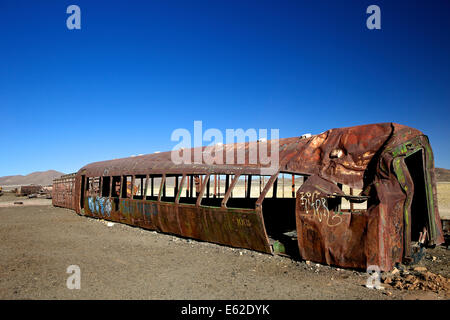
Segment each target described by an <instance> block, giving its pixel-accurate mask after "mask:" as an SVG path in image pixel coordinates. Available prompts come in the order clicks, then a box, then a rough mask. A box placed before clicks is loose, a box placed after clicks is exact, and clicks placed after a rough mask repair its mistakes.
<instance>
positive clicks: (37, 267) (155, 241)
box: [0, 183, 450, 300]
mask: <svg viewBox="0 0 450 320" xmlns="http://www.w3.org/2000/svg"><path fill="white" fill-rule="evenodd" d="M438 193H439V206H440V210H441V212H443V213H444V212H450V210H449V209H450V184H448V183H447V184H446V183H440V184H439V185H438ZM15 201H21V202H23V204H21V205H17V204H16V205H15V204H14V202H15ZM71 265H77V266H79V268H80V271H81V281H80V289H72V290H71V289H68V288H67V285H66V283H67V279H68V277H69V276H70V275H71V274H69V273H67V268H68V267H69V266H71ZM418 267H419V268H418ZM402 268H404V269H402ZM415 269H416V270H415ZM419 270H420V271H419ZM400 275H401V277H402V278H401V280H398V281H397V282H395V281H393V280H392V279H394V278H395V277H399V276H400ZM424 277H425V278H424ZM449 278H450V252H449V250H448V249H446V247H444V246H438V247H436V248H434V249H426V252H425V256H424V258H423V259H422V261H421V262H420V263H419V264H418V265H414V266H400V267H399V271H398V272H397V274H396V275H393V274H391V273H383V275H382V284H381V286H382V288H383V289H379V290H378V289H369V288H367V287H366V286H365V284H366V283H367V279H368V274H367V273H365V272H360V271H355V270H350V269H340V268H336V267H330V266H325V265H319V264H316V263H313V262H309V261H299V260H295V259H291V258H288V257H283V256H277V255H275V256H272V255H267V254H261V253H258V252H254V251H250V250H245V249H235V248H230V247H226V246H220V245H216V244H211V243H205V242H200V241H195V240H189V239H183V238H178V237H174V236H171V235H166V234H161V233H157V232H152V231H148V230H143V229H140V228H134V227H130V226H127V225H122V224H113V225H111V224H109V225H108V224H107V223H106V222H105V221H103V220H98V219H93V218H87V217H82V216H78V215H77V214H76V213H75V212H73V211H71V210H67V209H62V208H56V207H52V206H51V200H47V199H27V198H24V197H21V198H17V197H15V196H13V195H11V194H8V193H5V194H4V195H3V196H2V197H0V299H169V300H170V299H201V300H203V299H289V300H291V299H334V300H335V299H357V300H359V299H374V300H385V299H389V300H391V299H394V300H405V299H406V300H410V299H413V300H415V299H436V300H448V299H449V297H450V296H449V291H448V284H449V282H448V279H449ZM421 279H422V280H423V279H425V280H423V283H424V285H423V286H422V287H419V288H416V289H419V290H413V289H411V288H413V287H414V283H415V282H420V281H422V280H421ZM436 279H437V280H436ZM435 280H436V281H435ZM428 282H430V284H428ZM445 286H447V290H444V287H445ZM408 287H409V289H408Z"/></svg>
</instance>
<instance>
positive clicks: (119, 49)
mask: <svg viewBox="0 0 450 320" xmlns="http://www.w3.org/2000/svg"><path fill="white" fill-rule="evenodd" d="M71 4H76V5H78V6H79V7H80V8H81V30H68V29H67V27H66V19H67V17H68V16H69V15H68V14H67V13H66V8H67V7H68V6H69V5H71ZM371 4H377V5H379V6H380V8H381V27H382V29H381V30H368V29H367V28H366V19H367V17H368V16H369V15H368V14H366V8H367V7H368V6H369V5H371ZM449 108H450V2H449V1H445V0H444V1H436V0H434V1H425V0H423V1H375V0H371V1H322V0H317V1H300V0H298V1H263V0H254V1H244V0H239V1H238V0H223V1H219V0H207V1H190V0H183V1H170V0H164V1H156V0H154V1H97V0H96V1H82V0H72V1H63V0H54V1H50V0H48V1H31V0H30V1H19V0H8V1H5V0H0V110H1V113H0V121H1V122H0V123H1V126H0V128H1V130H0V139H1V151H0V152H1V154H0V176H3V175H13V174H28V173H30V172H33V171H42V170H47V169H55V170H59V171H62V172H65V173H68V172H74V171H77V170H78V169H79V168H80V167H82V166H83V165H85V164H87V163H90V162H93V161H99V160H107V159H112V158H119V157H126V156H130V155H132V154H141V153H143V154H145V153H152V152H154V151H157V150H161V151H165V150H171V149H172V147H173V146H174V145H175V144H176V143H175V142H173V141H171V140H170V136H171V133H172V131H173V130H175V129H177V128H187V129H191V130H192V127H193V121H194V120H201V121H203V126H204V128H218V129H220V130H223V131H225V129H226V128H244V129H248V128H257V129H258V128H278V129H280V136H281V137H291V136H298V135H301V134H303V133H307V132H308V133H313V134H315V133H320V132H322V131H325V130H327V129H330V128H335V127H344V126H353V125H359V124H367V123H376V122H391V121H393V122H398V123H401V124H405V125H409V126H412V127H415V128H418V129H419V130H422V131H423V132H424V133H425V134H427V135H428V136H429V138H430V141H431V145H432V147H433V149H434V152H435V161H436V166H438V167H445V168H450V148H449V147H450V134H449V133H450V129H449V127H450V121H449V120H450V112H449Z"/></svg>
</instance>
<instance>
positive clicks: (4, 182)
mask: <svg viewBox="0 0 450 320" xmlns="http://www.w3.org/2000/svg"><path fill="white" fill-rule="evenodd" d="M63 174H64V173H62V172H59V171H55V170H48V171H37V172H33V173H30V174H28V175H26V176H22V175H17V176H5V177H0V186H15V185H29V184H39V185H42V186H47V185H51V184H52V183H53V179H55V178H58V177H60V176H62V175H63ZM436 180H437V182H450V170H449V169H443V168H436Z"/></svg>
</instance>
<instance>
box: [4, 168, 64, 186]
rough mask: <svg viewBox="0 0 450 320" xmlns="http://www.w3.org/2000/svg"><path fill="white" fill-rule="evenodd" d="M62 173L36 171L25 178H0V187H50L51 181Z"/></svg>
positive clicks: (18, 176)
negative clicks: (32, 185) (30, 185)
mask: <svg viewBox="0 0 450 320" xmlns="http://www.w3.org/2000/svg"><path fill="white" fill-rule="evenodd" d="M63 174H64V173H62V172H58V171H55V170H48V171H38V172H33V173H30V174H28V175H26V176H22V175H17V176H5V177H0V186H14V185H29V184H38V185H42V186H47V185H51V184H52V183H53V179H55V178H58V177H60V176H61V175H63Z"/></svg>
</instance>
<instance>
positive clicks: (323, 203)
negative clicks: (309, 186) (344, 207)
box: [300, 192, 342, 227]
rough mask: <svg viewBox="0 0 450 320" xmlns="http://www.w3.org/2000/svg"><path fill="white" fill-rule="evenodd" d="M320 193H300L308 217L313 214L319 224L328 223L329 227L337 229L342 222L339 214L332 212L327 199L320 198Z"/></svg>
mask: <svg viewBox="0 0 450 320" xmlns="http://www.w3.org/2000/svg"><path fill="white" fill-rule="evenodd" d="M319 195H320V193H319V192H313V193H311V192H300V201H301V205H302V206H303V211H304V212H305V213H306V215H310V214H312V215H313V217H314V218H316V219H317V220H318V221H319V222H326V223H327V225H328V226H329V227H335V226H337V225H339V224H341V222H342V217H341V216H340V215H339V213H335V212H330V210H329V209H328V204H327V198H324V197H320V196H319Z"/></svg>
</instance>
